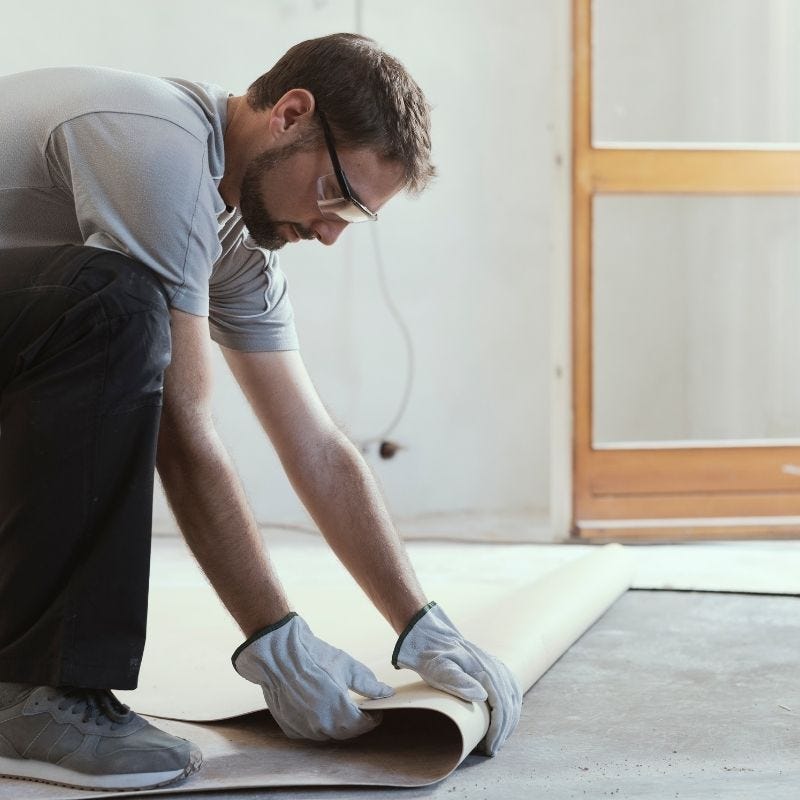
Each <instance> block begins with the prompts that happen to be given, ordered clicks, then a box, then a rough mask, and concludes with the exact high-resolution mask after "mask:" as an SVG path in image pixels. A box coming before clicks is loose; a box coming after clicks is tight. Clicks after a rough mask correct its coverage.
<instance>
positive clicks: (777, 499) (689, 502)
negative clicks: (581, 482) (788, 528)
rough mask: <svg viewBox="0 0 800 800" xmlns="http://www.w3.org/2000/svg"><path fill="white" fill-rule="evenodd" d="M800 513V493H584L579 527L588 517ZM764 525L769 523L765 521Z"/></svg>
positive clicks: (654, 518) (615, 517)
mask: <svg viewBox="0 0 800 800" xmlns="http://www.w3.org/2000/svg"><path fill="white" fill-rule="evenodd" d="M795 516H800V493H790V492H731V493H729V494H726V493H723V492H693V493H675V494H667V493H661V494H652V495H646V494H625V495H613V494H612V495H582V497H581V499H580V501H579V503H578V505H577V507H576V520H577V523H576V530H577V529H580V528H581V527H582V526H583V525H584V524H585V523H586V521H587V520H611V519H637V520H647V519H649V520H653V521H655V520H669V519H700V518H703V517H705V518H710V519H721V518H732V519H734V518H736V519H738V518H742V517H772V518H774V517H795ZM763 527H769V525H768V524H765V525H764V526H763Z"/></svg>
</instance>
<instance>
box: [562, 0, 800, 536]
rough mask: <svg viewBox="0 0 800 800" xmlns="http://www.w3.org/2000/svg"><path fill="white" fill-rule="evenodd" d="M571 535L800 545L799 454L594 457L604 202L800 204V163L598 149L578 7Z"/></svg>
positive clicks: (666, 450) (702, 449)
mask: <svg viewBox="0 0 800 800" xmlns="http://www.w3.org/2000/svg"><path fill="white" fill-rule="evenodd" d="M572 36H573V39H572V53H573V83H572V315H571V316H572V366H573V370H572V379H573V382H572V406H573V440H572V455H573V482H572V534H573V536H575V537H577V538H581V539H592V540H600V541H611V540H614V541H630V540H649V541H653V540H659V541H664V540H681V539H715V538H726V539H728V538H784V537H792V538H796V537H798V536H800V446H796V445H769V446H762V445H757V444H746V445H745V444H740V445H736V444H732V445H726V444H725V443H720V446H716V445H715V446H713V447H712V446H703V445H699V446H688V445H685V444H684V445H681V444H678V445H677V446H674V447H673V446H668V447H652V446H650V447H648V446H647V445H646V444H644V445H642V446H630V447H628V446H600V447H598V446H595V445H594V444H593V441H592V429H593V421H592V409H593V402H592V374H593V372H592V369H593V364H592V307H593V306H592V202H593V198H594V196H595V195H597V194H615V193H626V194H723V195H731V194H746V195H758V194H770V195H774V194H800V152H798V151H793V150H775V149H774V148H770V149H767V148H766V147H765V149H764V150H756V149H755V148H748V149H740V150H733V149H724V150H723V149H717V150H712V149H679V148H676V147H674V146H672V145H670V146H669V149H657V148H656V147H653V148H652V149H650V148H648V149H641V148H632V149H625V148H622V147H617V146H616V145H615V147H614V148H613V149H602V148H595V147H594V146H593V144H592V129H591V126H592V0H573V2H572Z"/></svg>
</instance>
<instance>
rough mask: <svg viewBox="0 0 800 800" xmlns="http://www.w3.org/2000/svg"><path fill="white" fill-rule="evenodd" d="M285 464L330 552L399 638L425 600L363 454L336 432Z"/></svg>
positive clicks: (296, 489)
mask: <svg viewBox="0 0 800 800" xmlns="http://www.w3.org/2000/svg"><path fill="white" fill-rule="evenodd" d="M284 466H285V467H286V471H287V474H288V475H289V478H290V479H291V481H292V484H293V486H294V488H295V491H296V492H297V493H298V495H299V497H300V499H301V500H302V502H303V504H304V505H305V507H306V508H307V509H308V511H309V513H310V514H311V516H312V517H313V518H314V521H315V522H316V523H317V526H318V527H319V529H320V530H321V531H322V533H323V535H324V536H325V539H326V540H327V542H328V543H329V544H330V546H331V548H332V549H333V550H334V552H335V553H336V555H337V556H338V557H339V559H340V560H341V561H342V563H343V564H344V565H345V567H346V568H347V569H348V571H349V572H350V574H351V575H353V577H354V578H355V579H356V581H357V582H358V584H359V585H360V586H361V588H362V589H363V590H364V592H365V593H366V594H367V596H368V597H369V598H370V600H371V601H372V603H373V604H374V605H375V607H376V608H377V609H378V610H379V611H380V612H381V614H382V615H383V616H384V618H385V619H386V620H387V621H388V622H389V624H390V625H391V626H392V627H393V628H394V630H395V631H396V632H397V633H398V634H399V633H400V632H401V631H402V630H403V629H404V628H405V627H406V625H407V624H408V622H409V620H410V619H411V617H413V616H414V614H415V613H416V612H417V611H419V610H420V608H422V607H423V606H424V605H425V604H426V603H427V599H426V597H425V594H424V593H423V591H422V588H421V587H420V585H419V582H418V580H417V578H416V575H415V573H414V569H413V567H412V565H411V562H410V561H409V559H408V556H407V554H406V551H405V547H404V546H403V543H402V541H401V540H400V538H399V536H398V535H397V532H396V531H395V528H394V525H393V523H392V521H391V518H390V517H389V513H388V511H387V509H386V506H385V504H384V502H383V499H382V497H381V493H380V490H379V489H378V486H377V483H376V481H375V479H374V477H373V476H372V473H371V472H370V470H369V467H368V466H367V464H366V463H365V461H364V459H363V458H362V456H361V454H360V453H359V452H358V450H356V448H355V447H354V446H353V445H352V443H351V442H349V441H348V440H347V439H346V437H345V436H344V435H343V434H334V435H332V436H331V437H329V439H328V440H327V441H326V442H325V443H324V444H322V445H320V446H319V447H317V448H316V449H315V451H314V455H313V456H308V457H306V459H305V460H304V461H302V462H298V463H294V464H291V465H287V464H284Z"/></svg>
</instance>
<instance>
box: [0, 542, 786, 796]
mask: <svg viewBox="0 0 800 800" xmlns="http://www.w3.org/2000/svg"><path fill="white" fill-rule="evenodd" d="M770 544H773V543H770ZM775 544H776V545H777V546H774V547H771V548H770V547H766V548H764V547H755V546H749V545H748V544H747V543H745V544H738V545H733V544H727V543H725V544H713V545H670V546H663V547H661V546H646V547H625V548H623V547H621V546H619V545H610V546H606V547H602V548H600V547H596V546H579V545H495V544H488V545H484V544H454V543H431V542H414V543H411V544H409V552H410V555H411V558H412V560H413V562H414V564H415V566H416V568H417V571H418V573H419V575H420V578H421V581H422V583H423V585H424V586H425V588H426V591H427V593H428V595H429V596H430V597H431V598H432V599H435V600H437V601H438V602H439V603H440V604H441V605H442V606H443V607H444V608H446V609H447V611H448V613H449V614H450V615H451V616H452V617H453V618H454V620H455V621H456V623H457V624H458V625H459V627H460V628H461V629H462V631H463V632H464V634H465V635H466V636H467V637H468V638H472V639H474V640H475V641H477V642H479V643H481V645H483V646H484V647H485V648H486V649H488V650H490V651H492V652H494V653H496V654H497V655H498V656H499V657H501V658H503V659H504V660H505V661H506V662H507V663H508V664H509V666H510V667H511V668H512V670H514V672H515V674H516V675H517V677H518V679H519V680H520V683H521V684H522V685H523V686H524V687H525V688H528V687H530V686H532V685H533V684H534V683H535V681H536V680H538V678H539V677H540V676H541V675H542V674H544V672H546V671H547V669H549V667H550V666H551V665H552V664H553V663H554V662H555V661H556V660H557V659H558V658H559V657H560V655H561V654H562V653H564V652H565V651H566V650H567V649H568V648H569V646H570V645H571V644H572V643H573V642H574V641H575V640H576V639H577V638H578V637H579V636H580V635H581V634H582V633H583V632H584V631H585V630H586V629H587V628H588V627H590V626H591V624H592V623H593V622H594V621H595V620H596V619H597V618H598V617H599V616H601V615H602V613H603V612H604V611H605V610H606V609H607V608H608V607H609V606H610V605H611V604H612V603H613V602H614V600H615V599H616V598H617V597H618V596H619V595H620V594H621V593H622V592H623V591H625V590H626V589H627V588H628V587H636V588H650V589H662V588H663V589H694V590H711V591H745V592H749V591H754V592H775V593H784V594H798V593H800V547H798V546H796V545H795V543H785V544H784V545H783V546H781V545H780V544H778V543H775ZM269 547H270V552H271V553H272V557H273V559H274V561H275V562H276V566H277V568H278V571H279V573H280V575H281V577H282V578H283V580H284V583H285V584H286V586H287V590H288V592H289V595H290V597H291V598H292V600H293V603H294V605H295V607H296V608H297V610H299V611H300V612H301V613H302V614H303V616H304V617H305V618H306V619H307V620H308V622H309V624H310V625H311V627H312V629H313V630H314V631H315V633H317V635H319V636H321V637H323V638H325V639H327V640H328V641H330V642H332V643H334V644H336V645H337V646H339V647H342V648H344V649H346V650H348V651H349V652H352V653H353V654H354V655H355V656H356V657H358V658H360V659H361V660H362V661H364V662H365V663H367V664H368V665H369V666H370V667H371V668H372V669H373V670H374V671H375V672H376V673H377V674H378V676H379V677H380V678H382V679H383V680H386V681H387V682H389V683H391V684H393V685H394V686H396V687H398V694H397V695H396V696H395V697H394V698H390V699H388V700H383V701H362V705H363V706H364V707H365V708H374V709H378V708H380V709H383V710H384V722H383V724H382V725H381V726H380V727H379V728H378V729H377V730H376V731H374V732H373V733H371V734H368V735H367V736H364V737H361V738H359V739H357V740H354V741H350V742H340V743H322V744H317V743H310V742H294V741H289V740H287V739H286V738H285V737H284V736H283V735H282V733H281V732H280V730H279V729H278V728H277V726H276V725H275V723H274V721H273V720H272V719H271V717H270V715H269V713H268V712H267V711H266V710H264V701H263V696H262V695H261V692H260V690H259V689H258V687H255V686H253V685H251V684H249V683H247V682H246V681H244V680H242V679H241V678H239V677H238V676H237V675H236V674H235V672H234V671H233V669H232V668H231V666H230V660H229V658H230V654H231V652H232V651H233V650H234V649H235V648H236V646H237V645H238V644H240V642H241V640H242V637H241V635H240V633H239V632H238V630H237V628H236V626H235V625H234V624H233V622H232V621H231V619H230V617H229V616H228V615H227V613H226V612H225V611H224V609H223V608H222V606H221V605H220V603H219V601H218V600H217V598H216V596H215V595H214V593H213V591H212V590H211V588H210V587H209V586H208V584H207V583H206V582H205V579H204V578H203V577H202V575H201V573H200V572H199V570H198V569H197V567H196V565H195V564H194V563H193V561H192V560H191V558H190V556H189V555H188V553H187V552H186V549H185V545H184V544H183V543H182V542H181V541H180V540H178V539H175V540H163V539H162V540H159V539H157V540H156V541H155V543H154V554H153V570H152V578H151V611H150V628H149V633H148V644H147V650H146V653H145V659H144V662H143V668H142V673H141V676H140V685H139V688H138V689H137V690H136V691H135V692H130V693H126V692H119V693H118V694H119V696H120V697H121V699H122V700H123V701H124V702H127V703H130V704H131V706H132V707H133V708H134V709H135V710H137V711H138V712H140V713H144V714H145V715H151V716H157V717H159V718H160V719H157V720H155V719H154V720H153V721H154V722H155V724H157V725H159V726H160V727H162V728H164V729H166V730H169V731H170V732H173V733H175V734H177V735H182V736H185V737H186V738H190V739H192V740H193V741H195V742H197V744H198V745H199V746H200V747H201V748H202V750H203V752H204V756H205V765H204V768H203V770H202V771H201V772H200V773H199V774H198V775H195V776H192V778H190V780H189V781H187V782H186V783H184V784H183V785H181V786H179V787H175V788H174V789H165V790H161V791H160V792H158V793H159V794H161V793H163V794H172V793H180V792H181V791H202V790H221V789H234V788H269V787H279V786H344V785H376V786H378V785H380V786H398V787H401V786H406V787H408V786H420V785H425V784H429V783H433V782H435V781H438V780H441V779H442V778H444V777H445V776H446V775H448V774H449V773H450V772H451V771H452V770H453V769H455V768H456V767H457V766H458V764H459V763H460V762H461V761H462V760H463V758H464V757H465V756H466V755H467V754H468V753H469V752H470V751H471V750H472V749H473V748H474V746H475V745H476V744H477V742H478V741H480V739H481V738H482V737H483V735H484V732H485V729H486V725H487V723H488V711H487V709H486V707H485V705H483V704H472V703H465V702H463V701H460V700H458V699H456V698H454V697H451V696H449V695H446V694H443V693H441V692H438V691H436V690H433V689H431V688H429V687H427V686H426V685H425V684H424V683H422V682H420V681H419V680H418V679H417V676H416V674H415V673H413V672H411V671H408V670H401V671H397V670H395V669H394V668H393V667H392V666H391V664H390V663H389V657H390V654H391V651H392V648H393V646H394V642H395V635H394V633H393V632H392V631H391V630H390V629H389V627H388V626H387V625H386V623H385V622H384V621H383V619H382V618H381V617H380V616H379V615H378V613H377V612H376V611H375V610H374V609H373V608H372V606H371V605H370V604H369V602H368V601H366V600H365V598H364V597H363V595H362V594H361V593H360V590H359V589H358V588H357V587H356V586H355V584H354V582H353V581H352V579H351V578H350V577H349V576H348V575H347V573H346V572H345V571H344V569H343V568H342V567H341V565H340V564H339V563H338V561H337V560H336V559H335V557H334V556H333V554H332V553H331V552H330V550H329V549H328V548H327V547H326V546H325V544H324V543H323V542H322V541H321V540H319V539H318V538H315V537H312V536H303V535H299V536H298V535H296V534H295V535H292V536H288V537H287V536H276V537H274V539H273V541H271V542H269ZM164 718H171V719H164ZM499 757H501V758H502V753H501V754H500V756H499ZM100 796H107V797H109V796H123V795H122V793H120V794H107V793H102V795H98V794H97V793H95V792H83V791H80V790H71V789H66V788H59V787H54V786H48V785H45V784H35V783H29V782H23V781H5V780H2V779H0V798H5V797H9V798H11V797H13V798H20V799H21V800H24V798H64V799H65V800H67V798H83V797H94V798H97V797H100Z"/></svg>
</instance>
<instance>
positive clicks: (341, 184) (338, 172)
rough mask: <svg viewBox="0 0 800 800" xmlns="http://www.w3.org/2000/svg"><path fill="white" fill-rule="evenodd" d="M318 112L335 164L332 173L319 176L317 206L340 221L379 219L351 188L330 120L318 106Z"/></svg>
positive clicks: (370, 220)
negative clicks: (329, 123)
mask: <svg viewBox="0 0 800 800" xmlns="http://www.w3.org/2000/svg"><path fill="white" fill-rule="evenodd" d="M317 113H318V114H319V120H320V122H321V123H322V132H323V133H324V134H325V144H326V145H327V147H328V153H329V154H330V157H331V163H332V164H333V172H332V173H330V174H328V175H323V176H322V177H321V178H317V206H318V207H319V210H320V213H321V214H322V216H323V217H325V218H326V219H335V220H339V221H340V222H374V221H375V220H377V219H378V215H377V214H376V213H375V212H374V211H370V210H369V209H368V208H367V207H366V206H365V205H364V204H363V203H362V202H361V201H360V200H359V199H358V198H357V197H356V196H355V194H354V193H353V190H352V189H351V188H350V184H349V183H348V181H347V177H346V176H345V174H344V170H343V169H342V165H341V164H340V163H339V156H338V155H337V153H336V147H335V146H334V144H333V134H332V133H331V129H330V126H329V125H328V120H326V119H325V115H324V114H323V113H322V111H320V110H319V108H317Z"/></svg>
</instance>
